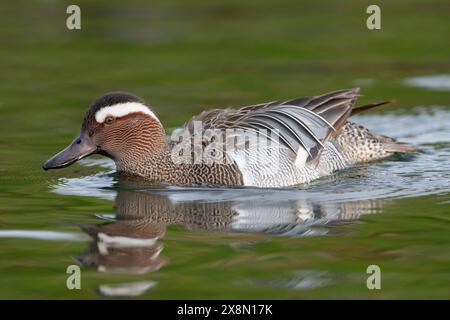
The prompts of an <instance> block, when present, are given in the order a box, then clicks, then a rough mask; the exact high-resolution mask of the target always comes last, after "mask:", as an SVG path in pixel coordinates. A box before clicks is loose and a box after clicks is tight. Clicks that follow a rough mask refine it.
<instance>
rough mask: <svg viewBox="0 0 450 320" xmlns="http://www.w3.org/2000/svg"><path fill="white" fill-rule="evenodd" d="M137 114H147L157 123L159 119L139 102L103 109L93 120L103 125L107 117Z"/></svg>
mask: <svg viewBox="0 0 450 320" xmlns="http://www.w3.org/2000/svg"><path fill="white" fill-rule="evenodd" d="M137 112H142V113H144V114H147V115H149V116H150V117H152V118H154V119H155V120H157V121H158V122H159V119H158V118H157V117H156V115H155V114H154V113H153V112H152V111H151V110H150V109H149V108H148V107H147V106H145V105H143V104H142V103H139V102H125V103H119V104H115V105H113V106H108V107H103V108H101V109H100V110H98V111H97V113H96V114H95V120H96V121H97V122H98V123H103V122H104V121H105V119H106V117H108V116H113V117H115V118H120V117H124V116H126V115H129V114H130V113H137Z"/></svg>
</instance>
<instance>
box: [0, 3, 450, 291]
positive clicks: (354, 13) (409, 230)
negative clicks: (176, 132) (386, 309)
mask: <svg viewBox="0 0 450 320" xmlns="http://www.w3.org/2000/svg"><path fill="white" fill-rule="evenodd" d="M369 4H371V3H370V2H369V1H360V0H348V1H340V2H336V3H335V4H330V3H328V4H327V5H325V4H323V3H320V2H310V3H307V2H297V1H293V2H291V1H284V0H283V1H265V2H264V3H262V2H260V1H258V2H253V1H217V2H216V1H215V2H214V3H213V2H205V3H202V2H200V1H196V0H192V1H190V0H189V1H172V2H170V3H168V2H166V1H154V2H152V3H151V4H150V3H148V2H145V1H139V0H133V1H127V2H126V3H125V2H115V1H108V2H105V1H79V5H80V6H81V7H82V10H83V17H84V18H83V19H84V20H83V29H82V31H81V32H69V31H67V30H66V29H65V28H64V26H65V25H64V18H65V6H64V3H63V2H61V3H59V2H58V3H54V2H52V1H38V0H36V1H16V2H10V3H6V2H4V3H3V2H2V3H1V4H0V15H1V17H0V18H1V19H0V21H1V23H2V28H0V40H1V41H2V46H1V48H0V70H1V72H0V83H1V85H0V114H1V116H2V120H3V122H2V125H1V127H0V298H68V299H81V298H83V299H98V298H129V297H133V298H141V299H161V298H256V299H258V298H276V299H282V298H295V299H298V298H300V299H303V298H369V299H379V298H441V299H442V298H444V299H448V298H450V293H449V292H450V291H449V288H450V280H449V279H450V237H449V226H450V182H449V181H450V129H449V124H450V91H449V90H448V74H450V60H449V57H450V45H449V43H448V41H444V39H447V38H448V34H450V24H449V20H448V14H447V13H448V10H447V8H448V3H447V2H446V1H444V0H442V1H441V0H435V1H426V2H423V1H412V2H411V3H409V5H408V6H407V7H405V4H404V3H403V1H400V0H399V1H394V0H393V1H389V2H386V3H383V4H382V12H383V29H382V31H380V32H371V31H368V30H367V29H366V28H365V18H366V16H365V8H366V7H367V5H369ZM336 15H338V16H336ZM119 22H120V23H119ZM354 86H360V87H361V92H362V94H363V96H361V97H360V99H359V101H360V103H361V104H363V103H368V102H373V101H381V100H385V99H396V100H397V103H396V104H393V105H389V106H386V107H382V108H381V109H380V110H374V111H371V112H369V113H367V114H363V115H361V116H359V117H355V119H353V120H354V121H355V122H358V123H361V124H363V125H365V126H367V127H368V128H370V129H371V130H373V131H375V132H378V133H382V134H386V135H390V136H393V137H396V138H399V139H401V140H402V141H405V142H408V143H411V144H413V145H416V146H417V147H418V148H419V152H418V153H417V154H411V155H395V156H392V157H390V158H388V159H386V160H384V161H379V162H376V163H372V164H367V165H363V166H358V167H354V168H350V169H348V170H345V171H342V172H339V173H337V174H335V175H333V176H330V177H326V178H323V179H320V180H318V181H315V182H313V183H311V184H308V185H302V186H297V187H293V188H286V189H282V190H277V189H267V190H261V189H255V188H235V189H224V188H212V189H203V188H179V187H161V186H150V185H146V184H145V183H140V182H139V183H137V182H136V181H128V180H124V179H120V178H119V177H118V176H117V175H116V174H115V172H114V165H113V164H112V163H111V162H110V161H109V160H106V159H103V158H98V157H94V158H89V159H85V160H83V161H81V162H80V163H78V164H75V165H73V166H71V167H69V168H66V169H64V170H59V171H51V172H43V171H42V169H41V165H42V163H43V161H44V160H45V159H46V158H48V157H49V156H50V155H52V154H54V153H55V152H56V151H58V150H59V149H61V148H62V147H63V146H65V145H66V144H67V143H68V142H69V141H71V139H72V138H73V137H74V135H75V134H76V132H77V131H78V130H79V126H80V123H81V119H82V114H83V112H84V109H85V108H86V107H87V106H88V105H89V103H90V102H91V100H92V99H94V98H95V97H96V96H98V95H100V94H102V93H104V92H108V91H113V90H123V91H130V92H133V93H135V94H138V95H140V96H142V97H144V98H146V99H147V100H148V101H149V102H150V104H151V105H152V106H153V109H154V111H155V113H156V114H157V115H158V116H159V117H160V119H161V121H162V122H163V123H164V124H165V125H166V127H167V128H168V129H169V130H171V129H173V128H175V127H178V126H180V125H181V124H182V123H183V122H184V121H185V120H187V119H188V118H189V117H190V116H192V115H194V114H196V113H198V112H200V111H201V110H203V109H205V108H207V107H218V106H222V107H224V106H241V105H245V104H251V103H259V102H264V101H271V100H275V99H289V98H293V97H296V96H301V95H312V94H320V93H323V92H326V91H330V90H337V89H342V88H348V87H354ZM72 264H75V265H79V266H80V267H81V272H82V289H81V290H68V289H67V287H66V279H67V276H68V275H67V274H66V269H67V267H68V266H69V265H72ZM372 264H376V265H379V266H380V268H381V270H382V289H381V290H368V289H367V287H366V279H367V276H368V275H367V274H366V269H367V267H368V266H369V265H372Z"/></svg>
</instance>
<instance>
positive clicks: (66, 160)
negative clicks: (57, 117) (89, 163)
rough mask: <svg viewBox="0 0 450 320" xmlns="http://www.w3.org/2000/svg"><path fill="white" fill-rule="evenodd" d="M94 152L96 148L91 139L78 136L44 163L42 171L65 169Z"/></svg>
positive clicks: (85, 136)
mask: <svg viewBox="0 0 450 320" xmlns="http://www.w3.org/2000/svg"><path fill="white" fill-rule="evenodd" d="M96 152H97V146H96V145H95V144H94V143H93V142H92V141H91V139H90V138H89V137H88V136H87V135H82V134H80V135H78V136H77V137H76V138H75V140H73V141H72V143H71V144H70V145H69V146H68V147H67V148H65V149H64V150H62V151H61V152H59V153H57V154H55V155H54V156H53V157H51V158H50V159H48V160H47V161H45V163H44V165H43V166H42V168H43V169H44V170H49V169H59V168H65V167H68V166H70V165H71V164H72V163H74V162H77V161H78V160H80V159H83V158H85V157H87V156H89V155H91V154H93V153H96Z"/></svg>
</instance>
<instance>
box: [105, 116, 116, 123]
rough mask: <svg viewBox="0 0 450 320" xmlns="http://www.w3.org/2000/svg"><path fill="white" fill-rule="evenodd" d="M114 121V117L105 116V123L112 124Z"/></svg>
mask: <svg viewBox="0 0 450 320" xmlns="http://www.w3.org/2000/svg"><path fill="white" fill-rule="evenodd" d="M113 122H114V117H112V116H108V117H106V118H105V123H106V124H112V123H113Z"/></svg>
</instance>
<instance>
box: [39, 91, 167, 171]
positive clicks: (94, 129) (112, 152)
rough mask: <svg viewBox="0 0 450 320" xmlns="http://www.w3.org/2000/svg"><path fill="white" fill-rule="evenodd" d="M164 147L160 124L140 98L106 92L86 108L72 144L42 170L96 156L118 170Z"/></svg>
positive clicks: (163, 133) (50, 160)
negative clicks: (104, 157)
mask: <svg viewBox="0 0 450 320" xmlns="http://www.w3.org/2000/svg"><path fill="white" fill-rule="evenodd" d="M164 146H165V132H164V129H163V127H162V125H161V122H160V121H159V120H158V118H157V117H156V116H155V114H154V113H153V112H152V111H151V109H150V107H149V106H148V105H147V104H146V103H145V102H144V101H143V100H142V99H141V98H139V97H136V96H134V95H132V94H129V93H121V92H114V93H108V94H105V95H103V96H102V97H100V98H98V99H96V100H95V101H94V102H93V103H92V105H91V106H90V107H89V108H88V109H87V111H86V113H85V116H84V120H83V124H82V126H81V131H80V132H79V134H78V135H77V136H76V138H75V139H74V140H73V141H72V143H71V144H70V145H69V146H68V147H67V148H65V149H64V150H62V151H61V152H59V153H58V154H56V155H54V156H53V157H51V158H50V159H48V160H47V161H46V162H45V163H44V165H43V168H44V170H48V169H57V168H64V167H67V166H70V165H71V164H72V163H74V162H76V161H78V160H80V159H82V158H85V157H87V156H89V155H91V154H95V153H97V154H102V155H105V156H107V157H109V158H111V159H113V160H114V161H115V162H116V165H117V166H118V170H120V169H121V168H120V167H123V166H132V165H134V164H137V163H139V162H140V161H142V160H145V158H148V156H149V155H151V154H154V153H157V152H159V151H161V150H162V149H163V148H164Z"/></svg>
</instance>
